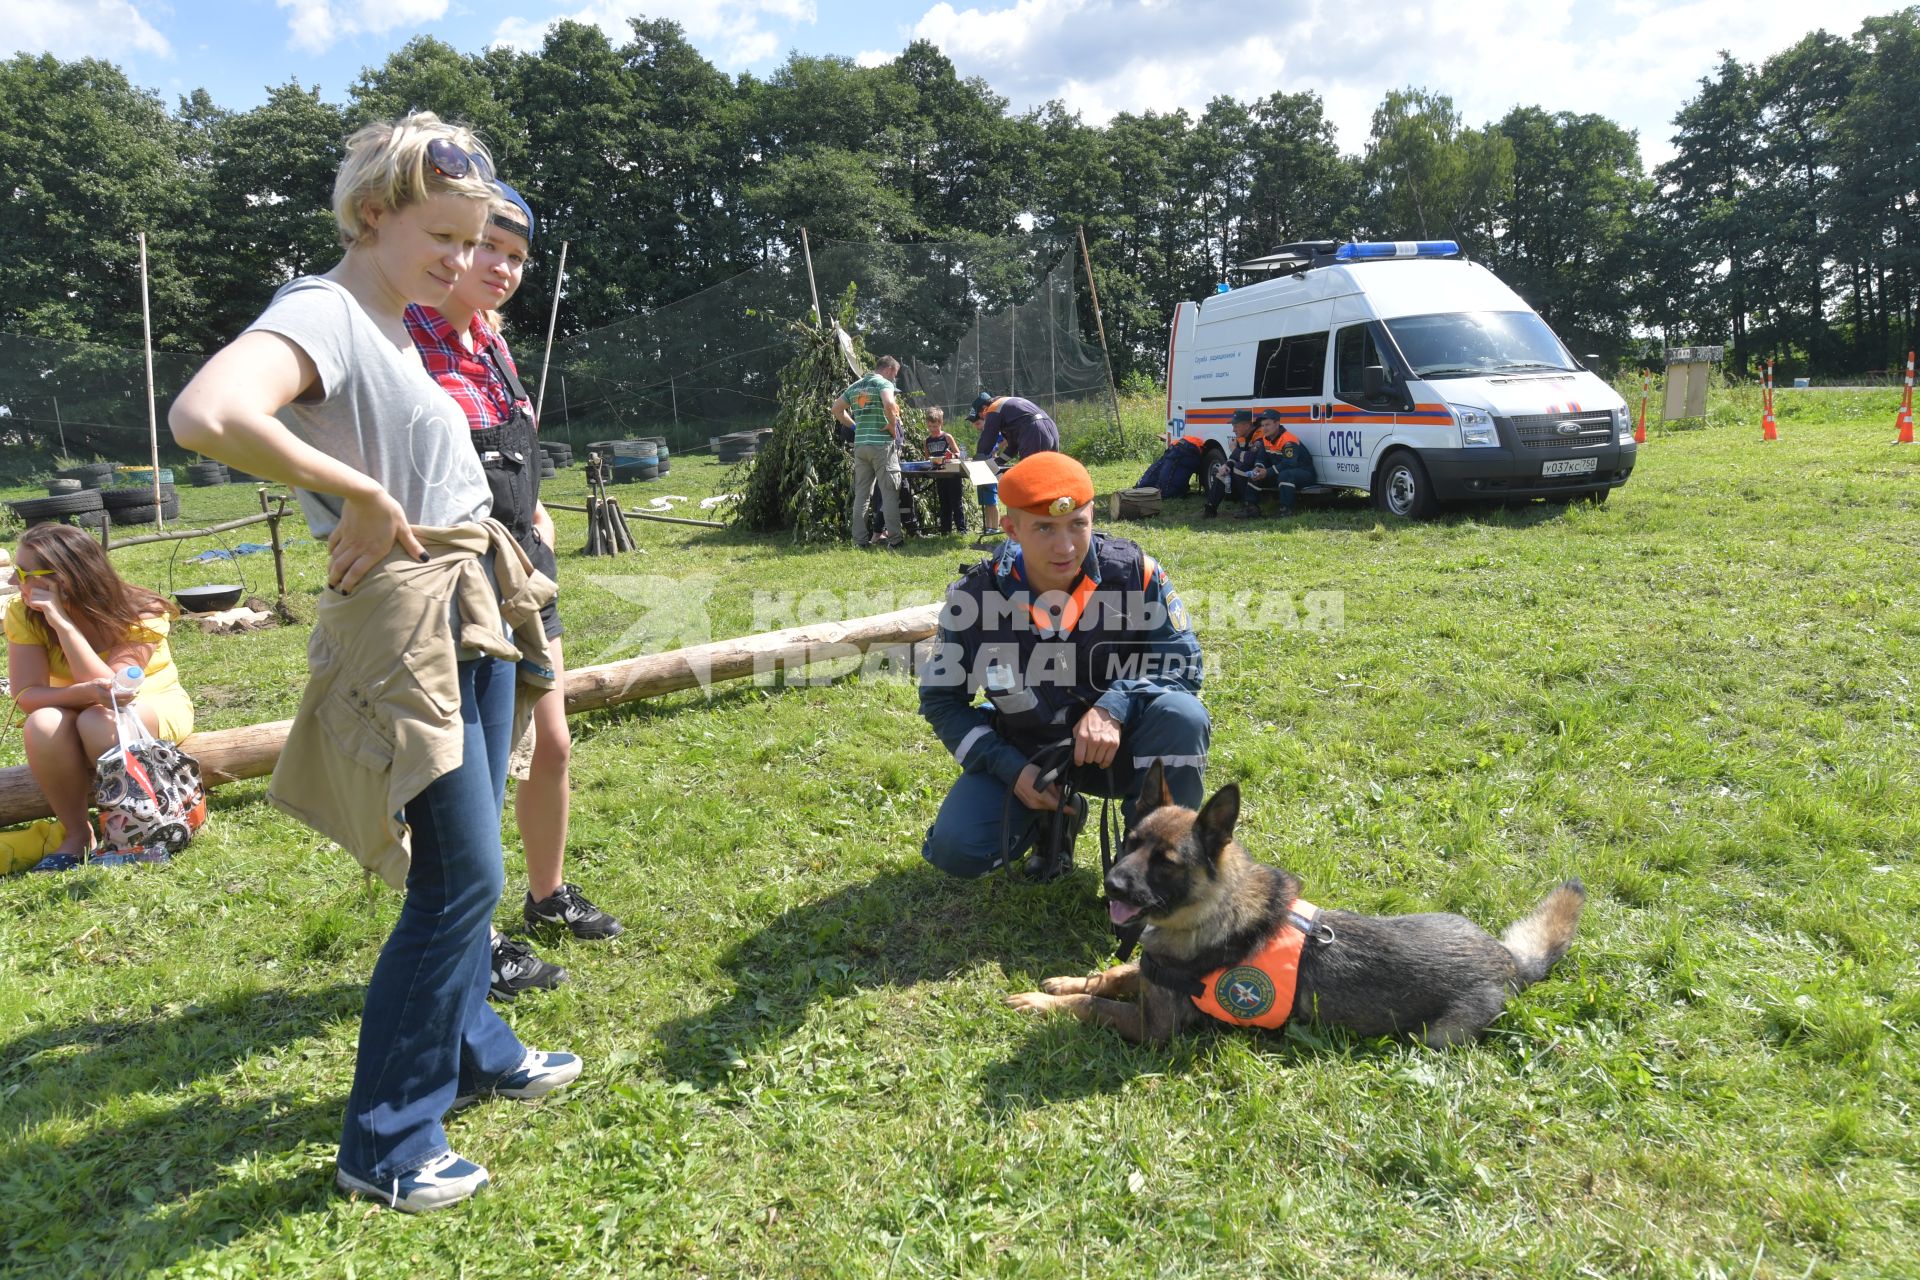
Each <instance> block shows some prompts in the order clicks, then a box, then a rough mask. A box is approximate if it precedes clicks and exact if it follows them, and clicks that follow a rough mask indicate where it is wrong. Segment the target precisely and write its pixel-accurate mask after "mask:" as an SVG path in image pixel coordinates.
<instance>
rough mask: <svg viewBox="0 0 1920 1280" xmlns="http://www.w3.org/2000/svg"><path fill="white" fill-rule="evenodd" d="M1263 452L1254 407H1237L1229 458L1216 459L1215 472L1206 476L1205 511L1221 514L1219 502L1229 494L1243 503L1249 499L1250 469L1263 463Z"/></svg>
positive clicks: (1212, 516)
mask: <svg viewBox="0 0 1920 1280" xmlns="http://www.w3.org/2000/svg"><path fill="white" fill-rule="evenodd" d="M1263 456H1264V454H1263V452H1262V449H1261V446H1260V438H1259V436H1258V434H1257V433H1256V432H1255V431H1254V427H1253V410H1251V409H1235V410H1234V411H1233V448H1231V449H1229V450H1228V451H1227V460H1226V461H1225V462H1220V463H1216V464H1215V465H1214V468H1213V473H1212V474H1211V475H1209V476H1208V477H1207V505H1206V509H1205V511H1204V512H1203V513H1202V514H1203V515H1204V516H1205V517H1206V518H1207V519H1209V520H1211V519H1213V518H1214V517H1215V516H1217V515H1219V514H1220V503H1221V501H1222V500H1223V499H1225V498H1226V497H1227V495H1228V494H1232V495H1233V496H1234V497H1236V498H1238V499H1240V501H1241V502H1242V503H1243V504H1244V503H1245V502H1246V501H1247V473H1248V472H1249V471H1252V470H1253V469H1254V468H1255V467H1257V466H1259V465H1260V460H1261V458H1262V457H1263Z"/></svg>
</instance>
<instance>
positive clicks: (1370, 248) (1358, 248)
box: [1333, 240, 1460, 262]
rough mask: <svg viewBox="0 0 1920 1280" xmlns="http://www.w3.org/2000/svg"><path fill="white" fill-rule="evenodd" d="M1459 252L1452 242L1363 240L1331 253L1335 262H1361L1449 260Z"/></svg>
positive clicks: (1457, 245)
mask: <svg viewBox="0 0 1920 1280" xmlns="http://www.w3.org/2000/svg"><path fill="white" fill-rule="evenodd" d="M1459 252H1460V246H1459V244H1458V243H1457V242H1455V241H1452V240H1363V241H1355V242H1354V243H1352V244H1343V245H1341V246H1340V247H1339V248H1338V249H1335V250H1334V251H1333V260H1334V261H1335V262H1361V261H1364V260H1366V259H1368V258H1451V257H1454V256H1455V255H1456V254H1458V253H1459Z"/></svg>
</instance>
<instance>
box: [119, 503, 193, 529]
mask: <svg viewBox="0 0 1920 1280" xmlns="http://www.w3.org/2000/svg"><path fill="white" fill-rule="evenodd" d="M107 515H108V516H109V517H110V518H111V519H112V520H113V527H114V528H116V529H118V528H120V527H121V526H123V525H135V524H152V523H154V522H155V521H156V520H161V519H166V520H176V519H178V518H179V516H180V499H178V498H168V499H167V500H166V501H165V502H164V503H162V504H161V505H160V506H159V507H155V506H154V505H153V503H151V502H149V503H147V504H146V505H145V506H144V507H121V508H120V509H118V510H115V509H113V508H112V507H109V508H107Z"/></svg>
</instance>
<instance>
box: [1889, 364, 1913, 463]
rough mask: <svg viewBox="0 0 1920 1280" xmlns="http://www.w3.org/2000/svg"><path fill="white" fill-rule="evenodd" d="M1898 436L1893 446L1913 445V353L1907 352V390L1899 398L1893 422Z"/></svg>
mask: <svg viewBox="0 0 1920 1280" xmlns="http://www.w3.org/2000/svg"><path fill="white" fill-rule="evenodd" d="M1893 426H1894V429H1895V430H1896V431H1898V432H1899V435H1898V436H1896V437H1895V438H1894V441H1893V442H1894V443H1895V444H1912V443H1913V352H1911V351H1909V352H1907V389H1906V391H1905V392H1904V393H1903V394H1902V395H1901V397H1900V412H1899V414H1898V415H1897V416H1895V418H1894V420H1893Z"/></svg>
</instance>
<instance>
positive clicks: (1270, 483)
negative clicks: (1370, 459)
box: [1240, 409, 1319, 516]
mask: <svg viewBox="0 0 1920 1280" xmlns="http://www.w3.org/2000/svg"><path fill="white" fill-rule="evenodd" d="M1260 448H1261V458H1260V463H1259V465H1258V466H1257V467H1255V468H1254V471H1253V479H1254V483H1253V485H1252V486H1250V487H1249V488H1248V490H1247V496H1248V501H1247V505H1246V506H1245V507H1244V508H1242V510H1241V512H1240V514H1241V515H1243V516H1257V515H1259V514H1260V494H1262V493H1264V492H1267V491H1269V490H1271V491H1273V492H1275V493H1277V494H1279V495H1280V511H1279V514H1280V515H1283V516H1290V515H1292V514H1293V504H1294V500H1295V498H1297V497H1298V496H1299V491H1300V490H1301V489H1304V488H1306V487H1307V486H1308V485H1311V484H1316V483H1318V482H1319V475H1318V473H1316V472H1315V471H1314V469H1313V455H1312V454H1310V453H1308V452H1307V446H1306V445H1305V444H1304V443H1303V442H1302V441H1301V439H1300V437H1299V436H1296V435H1295V434H1293V432H1291V431H1289V430H1287V429H1286V427H1284V426H1282V425H1281V422H1280V415H1279V414H1278V413H1276V412H1275V411H1274V410H1272V409H1264V410H1262V411H1261V413H1260Z"/></svg>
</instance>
